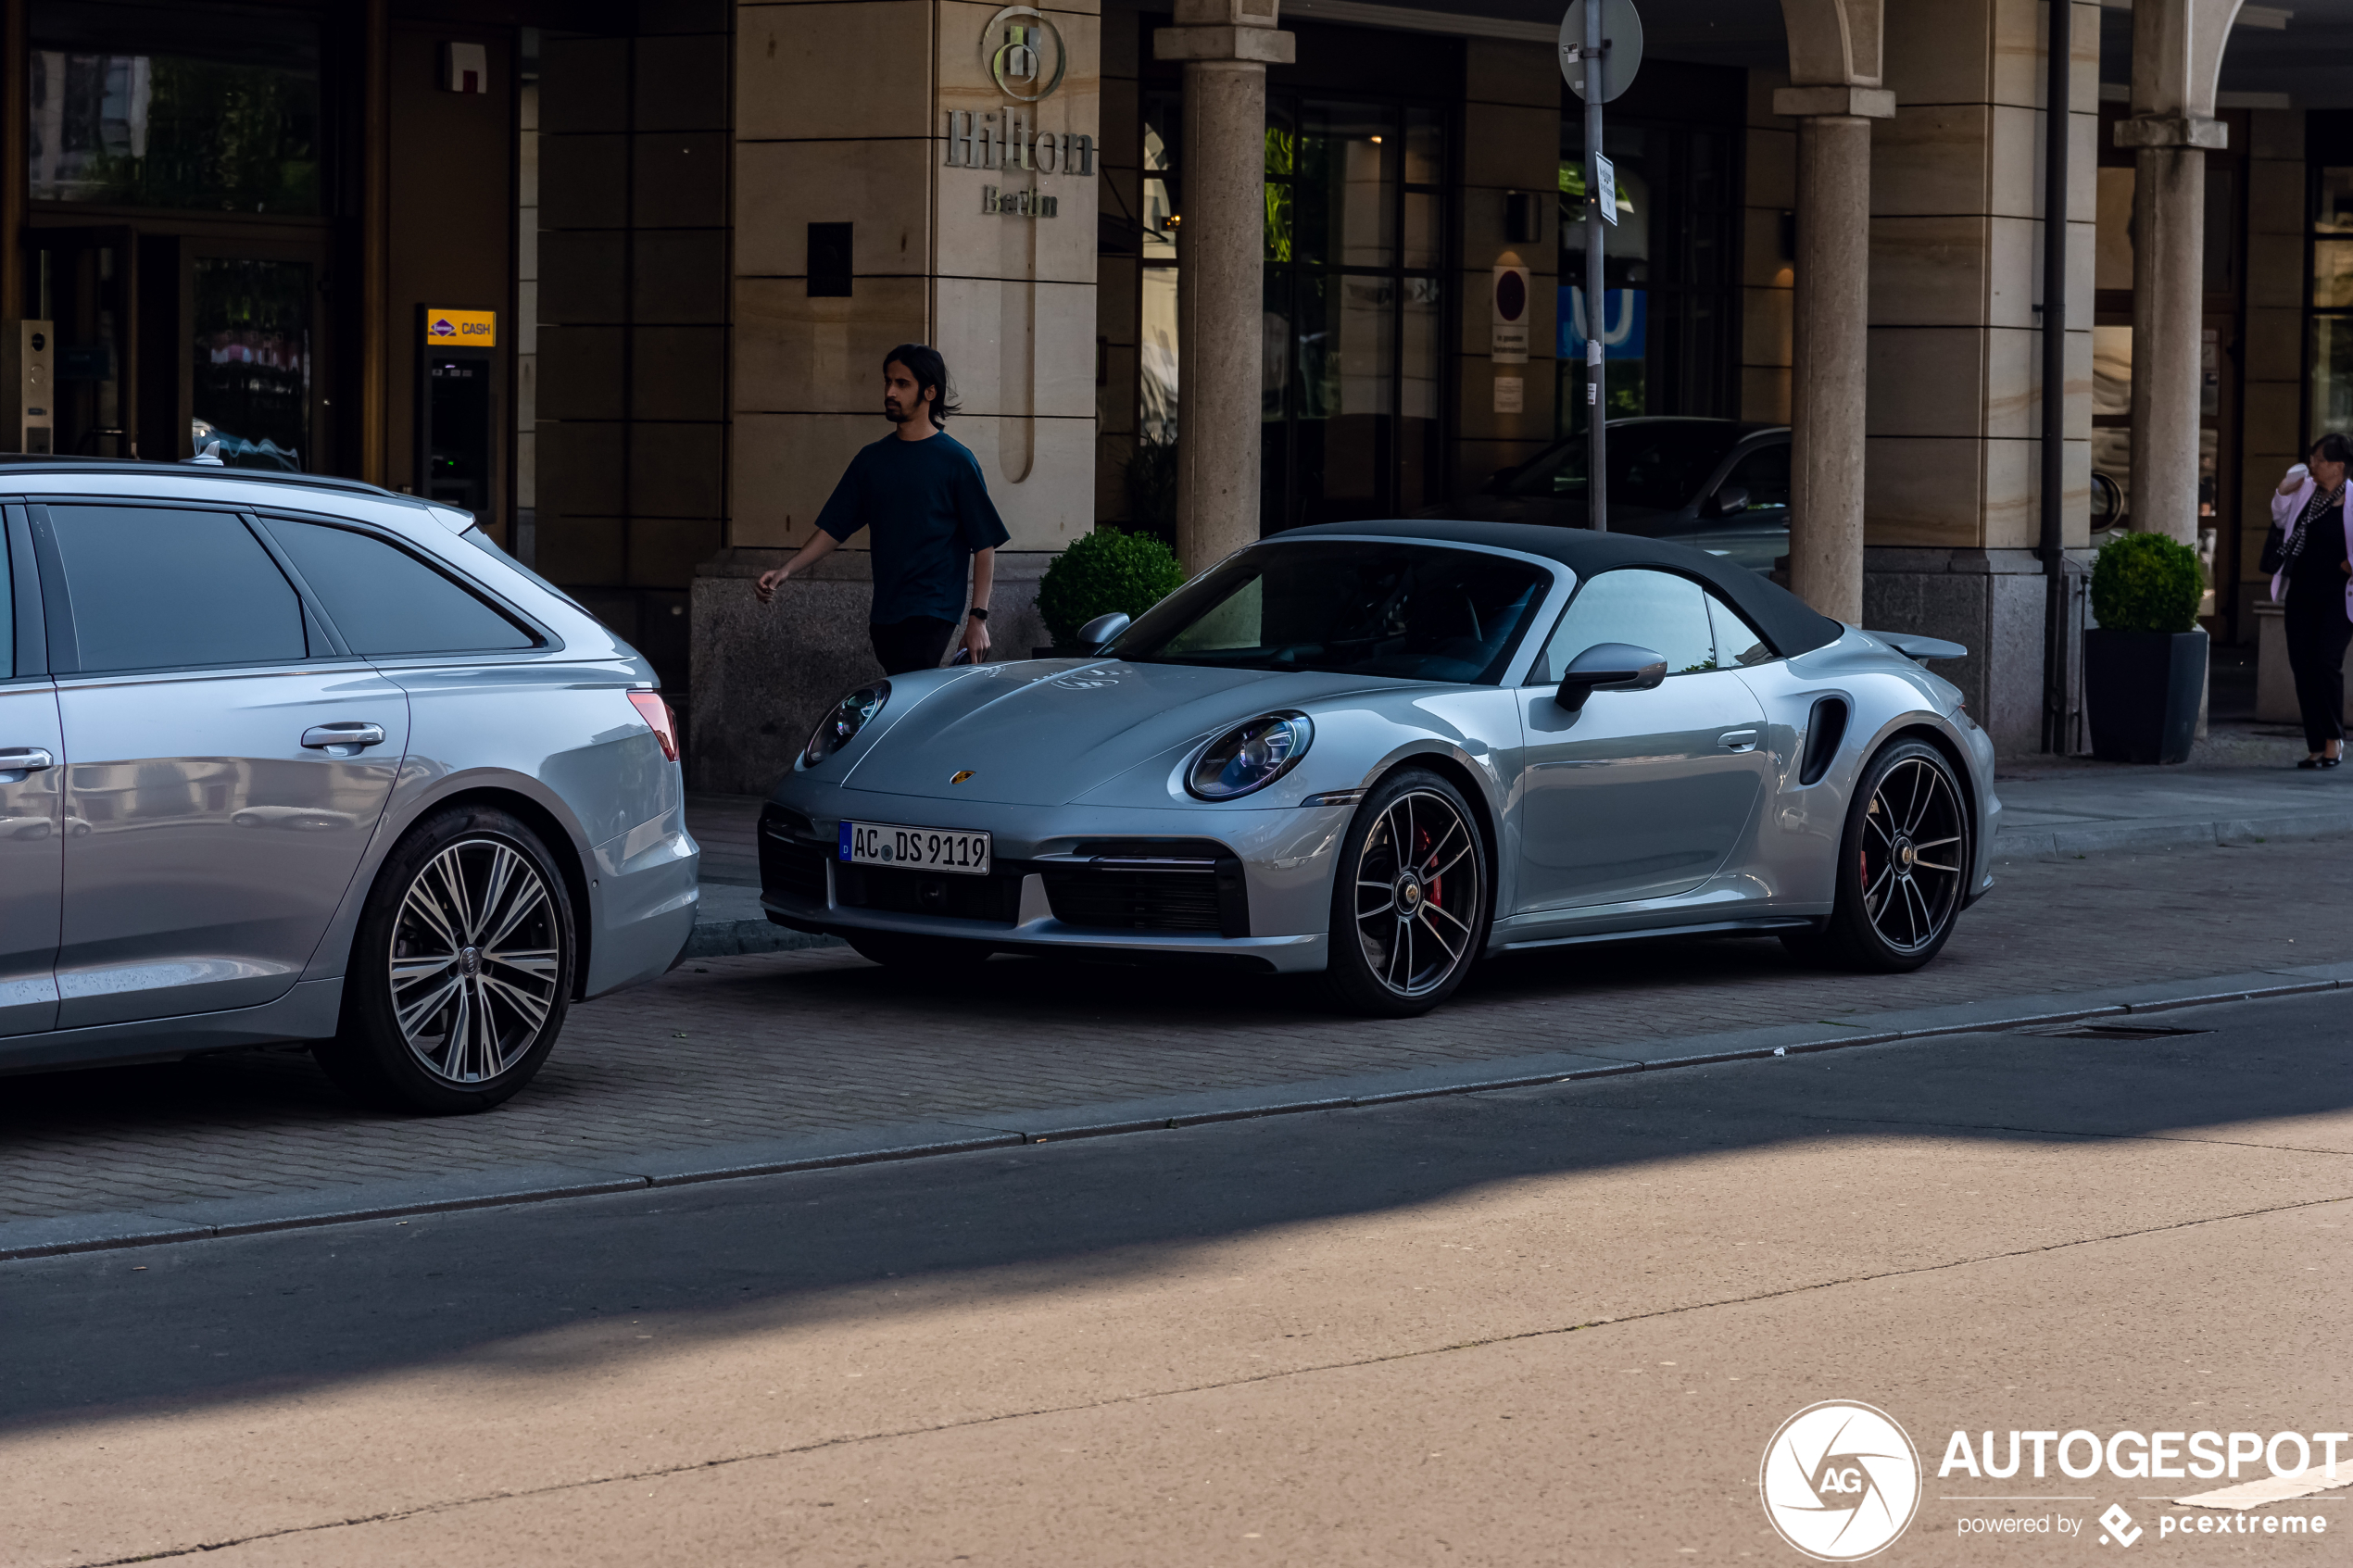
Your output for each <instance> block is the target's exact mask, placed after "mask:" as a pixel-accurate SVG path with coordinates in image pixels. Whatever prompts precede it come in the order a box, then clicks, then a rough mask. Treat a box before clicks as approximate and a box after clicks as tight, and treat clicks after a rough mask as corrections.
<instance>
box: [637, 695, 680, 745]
mask: <svg viewBox="0 0 2353 1568" xmlns="http://www.w3.org/2000/svg"><path fill="white" fill-rule="evenodd" d="M629 706H630V707H632V708H634V709H636V710H637V717H638V718H640V719H643V720H644V721H646V728H648V729H649V730H651V731H652V732H653V733H654V739H656V740H658V741H660V742H661V755H662V758H663V759H664V760H666V761H671V762H675V761H677V760H678V721H677V718H676V716H675V715H674V714H673V713H672V712H671V711H670V704H668V703H666V702H664V701H662V700H661V693H660V692H631V693H630V694H629Z"/></svg>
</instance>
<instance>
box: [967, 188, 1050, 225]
mask: <svg viewBox="0 0 2353 1568" xmlns="http://www.w3.org/2000/svg"><path fill="white" fill-rule="evenodd" d="M1061 205H1062V204H1061V203H1059V202H1057V201H1056V200H1055V199H1054V198H1053V197H1051V196H1041V195H1039V194H1038V193H1037V192H1035V191H1001V192H1000V191H999V190H998V189H997V187H996V186H994V185H983V186H982V187H981V188H980V210H981V211H983V212H985V213H987V214H988V215H989V216H990V217H992V218H1059V217H1061V216H1062V213H1061V210H1060V208H1061Z"/></svg>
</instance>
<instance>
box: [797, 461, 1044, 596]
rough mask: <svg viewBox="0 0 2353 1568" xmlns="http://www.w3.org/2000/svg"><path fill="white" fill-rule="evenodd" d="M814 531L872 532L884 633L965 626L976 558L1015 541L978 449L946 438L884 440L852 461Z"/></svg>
mask: <svg viewBox="0 0 2353 1568" xmlns="http://www.w3.org/2000/svg"><path fill="white" fill-rule="evenodd" d="M817 526H818V527H820V528H822V529H824V531H825V532H826V533H830V534H832V535H833V536H834V537H835V538H836V539H844V540H846V539H848V538H849V536H850V535H851V534H853V533H857V532H858V531H859V530H860V529H862V528H863V529H866V530H868V536H867V541H866V543H867V547H868V548H869V549H871V550H872V551H873V552H874V559H875V608H874V613H873V614H872V616H870V617H869V619H870V620H872V621H874V623H875V625H877V626H887V625H889V624H891V623H892V622H893V621H906V620H910V619H912V617H915V616H918V615H927V616H930V617H932V618H933V619H935V620H938V621H962V620H963V618H964V609H965V608H966V607H965V603H964V588H965V584H966V583H967V582H968V581H969V578H970V575H971V571H972V555H973V552H974V551H975V550H993V549H995V548H996V547H997V546H1000V545H1001V544H1003V543H1004V542H1005V541H1006V540H1007V539H1009V538H1011V537H1012V535H1011V534H1009V533H1006V532H1005V523H1004V520H1003V519H1001V518H1000V517H999V516H998V515H997V508H996V505H995V503H994V502H992V501H990V500H989V498H988V484H987V483H986V482H984V481H983V480H982V479H981V477H980V463H979V460H978V459H977V458H975V457H974V456H973V455H972V449H971V448H970V447H968V446H966V445H964V444H963V442H961V441H958V440H957V439H956V438H955V437H953V436H951V435H950V434H949V433H947V432H945V431H942V432H940V433H938V434H937V435H933V436H930V437H928V438H926V439H925V440H922V441H901V440H900V439H899V437H897V436H896V435H886V436H884V437H883V438H882V439H881V440H880V441H877V442H875V444H874V445H871V446H868V447H866V448H864V449H863V450H862V451H861V452H860V453H859V454H858V456H856V457H854V458H850V459H849V470H848V471H846V472H844V473H843V474H842V476H841V483H839V484H837V485H835V486H834V493H833V496H832V498H831V499H829V500H827V501H826V503H825V509H824V511H822V512H819V513H818V514H817Z"/></svg>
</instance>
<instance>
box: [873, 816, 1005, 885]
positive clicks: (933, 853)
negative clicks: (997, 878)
mask: <svg viewBox="0 0 2353 1568" xmlns="http://www.w3.org/2000/svg"><path fill="white" fill-rule="evenodd" d="M840 858H841V860H842V862H843V863H844V864H845V865H852V866H901V867H905V868H907V869H909V870H912V871H919V872H953V873H954V874H956V875H958V876H987V875H988V834H985V833H951V832H950V831H948V830H947V829H945V828H910V827H899V826H896V825H894V824H892V823H890V822H844V823H842V824H841V856H840Z"/></svg>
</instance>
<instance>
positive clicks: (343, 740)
mask: <svg viewBox="0 0 2353 1568" xmlns="http://www.w3.org/2000/svg"><path fill="white" fill-rule="evenodd" d="M302 744H303V745H304V746H308V747H309V748H310V749H312V750H313V751H322V750H325V749H327V748H328V747H330V746H354V747H357V746H382V745H384V726H383V725H382V724H364V723H360V724H355V723H344V724H313V725H312V726H311V727H310V728H308V729H307V730H305V731H303V732H302Z"/></svg>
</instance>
